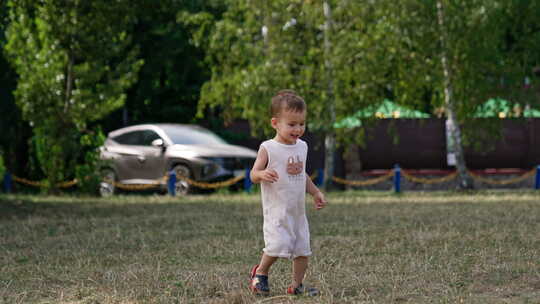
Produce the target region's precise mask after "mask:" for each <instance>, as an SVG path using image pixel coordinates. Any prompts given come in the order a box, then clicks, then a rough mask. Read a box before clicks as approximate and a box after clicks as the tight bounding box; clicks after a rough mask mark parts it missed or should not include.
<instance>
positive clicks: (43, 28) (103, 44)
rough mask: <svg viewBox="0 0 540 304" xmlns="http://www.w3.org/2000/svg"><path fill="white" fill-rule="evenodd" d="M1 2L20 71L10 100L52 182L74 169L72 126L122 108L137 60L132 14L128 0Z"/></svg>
mask: <svg viewBox="0 0 540 304" xmlns="http://www.w3.org/2000/svg"><path fill="white" fill-rule="evenodd" d="M8 6H9V8H10V15H9V16H10V24H9V26H8V28H7V31H6V36H7V45H6V46H5V49H6V54H7V55H8V59H9V61H10V62H11V64H12V65H13V67H14V68H15V70H16V72H17V73H18V75H19V82H18V84H17V89H16V91H15V97H16V103H17V106H18V107H19V108H20V109H21V112H22V115H23V118H24V119H25V120H27V121H29V122H30V124H31V125H32V126H34V134H35V136H34V139H35V143H36V151H37V153H38V159H39V161H40V165H41V166H42V169H43V171H44V172H45V174H46V175H47V177H48V183H49V185H52V187H53V188H54V187H55V186H54V185H55V184H56V183H57V182H58V181H61V180H62V179H63V178H65V177H66V176H69V175H72V174H73V171H72V169H73V163H72V159H76V158H77V155H76V154H75V155H73V156H72V154H71V153H72V152H74V151H75V152H76V151H78V150H77V149H75V148H74V147H73V145H77V144H78V142H79V140H78V139H77V135H76V132H77V131H82V130H84V129H85V128H86V125H87V123H88V122H91V121H94V120H97V119H100V118H102V117H104V116H105V115H107V114H108V113H110V112H111V111H113V110H114V109H117V108H119V107H121V106H122V105H123V103H124V101H125V98H126V95H125V93H124V91H125V90H126V89H127V88H128V87H129V86H131V85H132V83H133V82H134V81H135V80H136V78H137V72H138V70H139V69H140V67H141V65H142V63H143V62H142V61H141V60H138V59H137V48H135V47H133V46H132V43H131V36H130V35H129V31H130V29H131V26H132V24H133V22H134V21H135V18H134V14H133V11H132V9H131V8H130V7H131V6H130V5H129V1H127V0H126V1H122V0H121V1H114V2H110V1H104V0H102V1H91V2H89V1H61V0H46V1H40V2H32V1H14V0H10V1H9V2H8ZM63 170H67V171H63ZM51 189H52V188H51Z"/></svg>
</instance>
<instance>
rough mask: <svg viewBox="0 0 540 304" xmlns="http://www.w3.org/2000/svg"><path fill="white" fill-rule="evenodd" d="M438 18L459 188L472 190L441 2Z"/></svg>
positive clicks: (445, 99) (439, 3)
mask: <svg viewBox="0 0 540 304" xmlns="http://www.w3.org/2000/svg"><path fill="white" fill-rule="evenodd" d="M437 17H438V22H439V30H440V42H441V49H442V54H441V55H442V56H441V61H442V67H443V70H444V102H445V105H446V115H447V117H448V120H449V122H450V123H449V126H450V130H449V131H450V136H451V137H452V139H453V142H454V145H455V155H456V169H457V171H458V176H459V187H460V189H471V188H473V182H472V179H471V177H470V176H469V175H468V173H467V165H466V163H465V155H464V153H463V144H462V142H461V128H460V126H459V124H458V121H457V118H456V107H455V103H454V97H453V93H454V92H453V88H452V70H451V68H450V66H449V63H448V53H447V48H446V46H447V37H446V26H445V23H444V8H443V5H442V1H441V0H438V1H437Z"/></svg>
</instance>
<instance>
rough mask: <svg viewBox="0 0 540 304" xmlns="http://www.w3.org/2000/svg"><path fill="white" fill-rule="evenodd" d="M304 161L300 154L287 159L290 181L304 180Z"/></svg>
mask: <svg viewBox="0 0 540 304" xmlns="http://www.w3.org/2000/svg"><path fill="white" fill-rule="evenodd" d="M303 172H304V162H302V161H301V160H300V156H299V155H296V159H295V158H294V156H290V157H289V159H288V160H287V173H289V181H302V179H303V177H304V175H303V174H302V173H303Z"/></svg>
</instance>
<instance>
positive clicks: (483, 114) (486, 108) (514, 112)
mask: <svg viewBox="0 0 540 304" xmlns="http://www.w3.org/2000/svg"><path fill="white" fill-rule="evenodd" d="M474 117H480V118H487V117H499V118H505V117H526V118H532V117H540V111H538V110H535V109H531V108H530V107H523V106H521V105H519V104H514V105H511V103H510V102H509V101H507V100H504V99H500V98H492V99H489V100H488V101H486V102H485V103H484V104H482V105H481V106H480V107H479V108H478V109H477V110H476V112H475V113H474Z"/></svg>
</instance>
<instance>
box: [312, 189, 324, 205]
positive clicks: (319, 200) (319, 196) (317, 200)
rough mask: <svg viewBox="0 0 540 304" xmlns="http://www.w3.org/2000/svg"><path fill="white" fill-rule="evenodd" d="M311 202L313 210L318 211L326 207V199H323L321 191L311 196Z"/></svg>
mask: <svg viewBox="0 0 540 304" xmlns="http://www.w3.org/2000/svg"><path fill="white" fill-rule="evenodd" d="M313 202H314V203H315V209H317V210H320V209H322V208H324V207H325V206H326V203H327V201H326V198H325V197H324V194H323V193H322V192H321V191H317V193H315V194H314V195H313Z"/></svg>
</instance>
